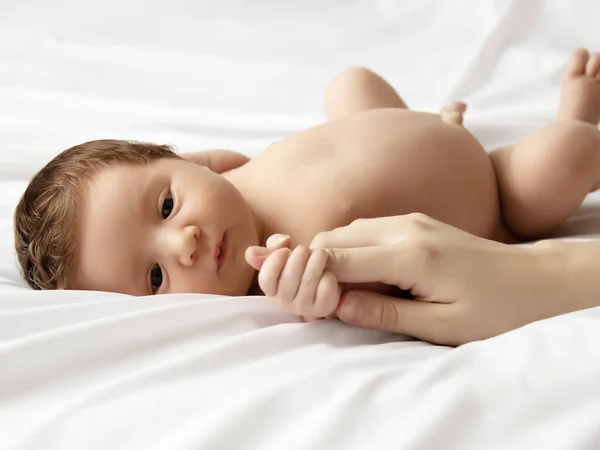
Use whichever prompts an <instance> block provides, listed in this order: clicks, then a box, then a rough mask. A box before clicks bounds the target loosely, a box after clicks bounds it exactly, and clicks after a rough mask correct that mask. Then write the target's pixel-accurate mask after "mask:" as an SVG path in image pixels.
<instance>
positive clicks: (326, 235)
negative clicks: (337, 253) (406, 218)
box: [310, 217, 397, 248]
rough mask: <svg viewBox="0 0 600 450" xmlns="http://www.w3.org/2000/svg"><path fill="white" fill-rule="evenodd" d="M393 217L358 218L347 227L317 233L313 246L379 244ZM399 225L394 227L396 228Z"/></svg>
mask: <svg viewBox="0 0 600 450" xmlns="http://www.w3.org/2000/svg"><path fill="white" fill-rule="evenodd" d="M391 219H393V218H391V217H382V218H377V219H358V220H355V221H354V222H352V223H351V224H350V225H347V226H345V227H340V228H336V229H334V230H331V231H324V232H322V233H319V234H317V235H316V236H315V237H314V238H313V240H312V242H311V244H310V247H311V248H326V247H366V246H371V245H379V244H380V243H381V234H382V231H383V229H384V228H388V227H389V226H390V221H391ZM396 228H397V227H394V229H396Z"/></svg>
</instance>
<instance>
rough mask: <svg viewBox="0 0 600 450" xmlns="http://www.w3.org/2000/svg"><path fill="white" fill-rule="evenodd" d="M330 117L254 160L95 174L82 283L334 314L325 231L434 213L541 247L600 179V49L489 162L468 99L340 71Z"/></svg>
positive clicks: (330, 92)
mask: <svg viewBox="0 0 600 450" xmlns="http://www.w3.org/2000/svg"><path fill="white" fill-rule="evenodd" d="M325 110H326V113H327V117H328V119H329V122H327V123H325V124H322V125H319V126H316V127H314V128H311V129H309V130H307V131H304V132H301V133H298V134H296V135H293V136H290V137H288V138H286V139H283V140H282V141H280V142H277V143H275V144H273V145H271V146H270V147H269V148H268V149H267V150H266V151H265V152H264V153H263V154H261V155H259V156H258V157H257V158H255V159H254V160H252V161H249V162H246V161H247V158H245V157H243V156H241V155H239V154H235V153H233V152H230V151H215V152H208V153H199V154H192V155H188V156H187V158H188V159H190V160H191V161H194V162H197V163H198V164H190V163H189V162H186V161H182V160H178V159H158V160H155V161H153V162H151V163H149V164H137V165H127V164H124V165H117V164H115V165H114V166H110V167H107V168H104V169H102V170H100V171H99V172H98V173H97V174H96V175H95V176H94V178H93V179H92V180H91V182H90V183H89V186H88V187H87V189H86V190H85V196H84V199H83V202H82V211H81V214H80V220H79V223H78V230H77V244H76V254H77V265H76V270H75V272H76V273H75V274H74V277H73V278H74V286H75V287H76V288H80V289H93V290H107V291H112V292H123V293H128V294H132V295H148V294H150V293H159V294H161V293H176V292H200V293H214V294H224V295H245V294H247V293H248V292H251V293H255V292H259V291H258V289H257V288H258V287H260V289H261V290H262V291H263V292H264V293H265V294H266V295H267V296H269V297H270V298H271V299H272V300H273V301H274V302H275V303H277V304H278V305H279V306H281V307H282V308H285V309H286V310H289V311H291V312H294V313H296V314H299V315H304V316H317V317H324V316H327V315H328V314H330V313H331V312H333V311H334V310H335V309H336V307H337V302H338V300H339V286H338V283H337V280H336V279H335V277H333V275H332V274H331V273H329V272H328V271H327V270H326V265H327V257H326V254H325V252H323V251H320V250H316V251H311V250H309V249H308V247H307V246H309V245H311V246H312V247H319V233H320V232H324V231H328V230H332V229H334V228H338V227H343V226H345V225H348V224H350V223H351V222H353V221H354V220H356V219H361V218H371V217H381V216H393V215H402V214H409V213H423V214H426V215H428V216H430V217H433V218H434V219H437V220H439V221H442V222H446V223H448V224H450V225H454V226H455V227H457V228H460V229H463V230H466V231H468V232H470V233H473V234H475V235H477V236H481V237H485V238H489V239H494V240H500V241H504V242H507V241H511V240H526V239H532V238H541V237H545V236H547V235H548V234H549V233H551V232H552V231H553V230H554V229H555V228H556V227H557V226H558V225H560V224H561V223H562V222H563V221H564V220H565V219H566V218H567V217H568V216H569V215H570V214H572V213H573V211H575V209H576V208H577V207H578V206H579V205H580V203H581V202H582V200H583V199H584V198H585V196H586V194H587V193H588V192H589V191H590V190H592V189H594V188H595V187H596V186H598V185H599V182H600V157H599V155H600V133H599V131H598V129H597V126H598V120H600V54H594V55H591V56H590V54H589V52H587V51H585V50H578V51H576V52H574V54H573V56H572V57H571V60H570V62H569V64H568V69H567V71H566V72H565V79H564V83H563V96H562V99H561V106H560V108H559V112H558V115H557V120H556V121H555V122H554V123H552V124H549V125H548V126H546V127H544V128H542V129H540V130H537V131H535V132H534V133H532V134H531V135H529V136H527V137H525V138H524V139H523V140H522V141H521V142H519V143H517V144H516V145H515V146H509V147H505V148H502V149H498V150H496V151H494V152H492V153H491V157H490V155H488V154H486V152H485V151H484V149H483V148H482V146H481V145H480V144H479V142H477V140H476V139H475V138H474V137H473V136H472V135H471V134H470V133H469V132H468V131H467V130H466V129H464V128H463V127H462V126H461V124H462V113H463V112H464V105H462V104H459V103H457V104H453V105H450V106H449V108H447V109H444V110H442V113H441V114H428V113H422V112H415V111H410V110H408V109H407V107H406V104H405V103H404V101H403V100H402V99H401V98H400V97H399V96H398V94H397V93H396V92H395V91H394V89H393V88H392V87H391V86H390V85H389V84H388V83H387V82H385V80H383V79H382V78H381V77H379V76H378V75H376V74H374V73H373V72H371V71H369V70H366V69H358V68H354V69H349V70H347V71H345V72H343V73H342V74H340V75H338V76H337V77H336V78H335V79H334V80H333V81H332V82H331V84H330V86H329V87H328V89H327V91H326V94H325ZM209 169H210V170H209ZM228 169H230V170H228ZM219 174H221V175H222V176H220V175H219ZM167 199H168V200H169V201H168V203H167ZM108 212H109V213H108ZM273 233H280V234H286V235H289V236H290V240H289V241H288V242H286V243H285V245H284V247H286V248H281V249H279V250H277V251H275V252H274V253H272V254H271V252H270V250H266V251H265V249H264V247H262V248H261V246H265V244H266V240H267V238H268V237H269V235H271V234H273ZM315 236H316V238H315ZM287 247H290V248H292V249H293V250H291V249H290V248H287ZM248 248H250V249H249V250H247V249H248ZM244 252H245V255H244ZM252 268H254V269H257V270H259V274H258V280H256V277H255V271H254V270H253V269H252ZM256 281H258V286H257V284H256Z"/></svg>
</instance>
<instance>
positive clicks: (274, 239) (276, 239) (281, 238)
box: [267, 234, 290, 247]
mask: <svg viewBox="0 0 600 450" xmlns="http://www.w3.org/2000/svg"><path fill="white" fill-rule="evenodd" d="M289 238H290V237H289V236H288V235H287V234H274V235H272V236H269V239H267V246H269V247H279V246H280V245H282V244H283V243H284V242H285V241H287V240H288V239H289Z"/></svg>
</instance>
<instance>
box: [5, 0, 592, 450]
mask: <svg viewBox="0 0 600 450" xmlns="http://www.w3.org/2000/svg"><path fill="white" fill-rule="evenodd" d="M167 5H168V6H167ZM599 17H600V3H598V2H597V1H595V0H589V1H585V0H578V1H566V0H564V1H552V2H550V1H546V2H544V1H527V0H521V1H502V0H497V1H493V0H479V1H466V0H461V1H459V0H455V1H452V2H450V1H448V2H438V1H433V0H429V1H424V0H421V1H410V2H409V1H404V2H400V1H393V0H362V1H354V2H346V1H343V0H335V1H333V0H330V1H328V2H324V1H316V0H315V1H306V0H304V1H294V2H292V1H274V0H273V1H267V0H263V1H255V2H244V1H241V0H237V1H233V0H222V1H219V2H212V1H208V0H204V1H196V2H187V1H184V0H177V1H171V2H168V3H167V2H159V1H158V0H153V1H142V0H121V1H116V0H107V1H104V2H86V1H76V0H60V1H53V2H46V1H43V0H28V1H16V0H13V1H9V0H5V1H2V2H0V142H2V145H1V148H0V449H2V450H4V449H11V450H12V449H19V450H24V449H36V450H37V449H43V450H51V449H60V450H81V449H86V450H87V449H103V450H104V449H128V450H131V449H165V450H179V449H197V448H215V449H235V448H248V449H250V448H260V449H269V448H273V449H282V448H285V449H332V448H345V449H346V448H348V449H351V448H356V449H364V448H367V447H368V448H377V449H387V448H389V449H398V448H432V449H438V448H443V449H483V448H485V449H506V448H512V449H530V448H547V449H566V448H568V449H575V448H577V449H579V448H590V449H594V448H600V431H598V418H599V417H600V353H599V352H598V350H597V348H598V346H599V345H600V309H594V310H589V311H583V312H579V313H575V314H570V315H566V316H562V317H557V318H555V319H551V320H547V321H544V322H540V323H536V324H532V325H530V326H528V327H525V328H522V329H519V330H516V331H514V332H511V333H508V334H506V335H503V336H499V337H497V338H494V339H491V340H488V341H485V342H479V343H474V344H470V345H466V346H463V347H461V348H459V349H449V348H445V347H435V346H431V345H428V344H424V343H420V342H415V341H407V340H404V339H403V338H402V337H398V336H390V335H387V334H384V333H378V332H372V331H366V330H360V329H352V328H350V327H347V326H344V325H343V324H340V323H337V322H333V321H328V322H320V323H313V324H303V323H299V322H298V320H296V319H295V318H294V317H292V316H289V315H286V314H283V313H281V312H279V311H278V310H276V309H275V308H274V307H272V306H271V305H270V304H269V303H268V302H267V301H266V300H265V299H263V298H224V297H212V296H202V295H179V296H163V297H152V298H131V297H127V296H121V295H115V294H106V293H89V292H32V291H30V290H28V289H26V288H24V284H23V282H21V281H20V280H19V278H18V275H17V270H16V268H15V264H14V257H13V253H12V229H11V228H12V225H11V214H12V209H13V208H14V206H15V204H16V201H17V199H18V197H19V195H20V194H21V192H22V190H23V189H24V187H25V185H26V181H27V179H28V178H29V177H30V176H31V175H32V174H33V173H34V171H35V170H37V169H38V168H40V167H41V166H42V165H43V164H44V163H45V162H46V161H47V160H48V159H50V158H51V157H52V156H54V155H55V154H56V153H57V152H58V151H60V150H62V149H63V148H66V147H68V146H71V145H73V144H76V143H79V142H82V141H85V140H90V139H94V138H101V137H116V138H132V139H142V140H150V141H157V142H162V143H171V144H175V145H176V146H177V147H178V148H179V149H180V150H182V151H191V150H196V149H202V148H208V147H213V146H214V147H221V148H227V147H229V148H233V149H237V150H241V151H244V152H246V153H248V154H249V155H254V154H256V153H257V152H259V151H260V150H261V149H262V148H264V147H265V146H266V145H268V143H269V142H271V141H273V140H276V139H279V138H281V137H282V136H285V135H287V134H289V133H291V132H294V131H297V130H299V129H302V128H304V127H307V126H310V125H312V124H316V123H318V122H319V121H322V120H323V118H324V117H323V113H322V111H321V99H320V97H321V93H322V90H323V88H324V87H325V85H326V83H327V81H328V79H329V78H330V77H331V76H332V75H334V74H335V73H336V72H337V71H339V70H341V69H342V68H344V67H345V66H348V65H365V66H369V67H371V68H373V69H375V70H376V71H379V72H380V73H382V74H383V75H384V76H385V77H387V78H388V79H389V80H391V82H392V83H393V85H394V86H395V87H396V88H398V90H399V91H400V92H401V93H402V94H403V96H404V97H405V99H406V100H407V102H408V103H409V104H410V105H411V107H413V108H417V109H426V110H436V109H437V108H438V105H439V104H440V103H442V102H444V101H447V100H450V99H454V98H460V99H463V100H465V101H467V102H468V103H469V104H470V111H469V115H468V119H467V126H469V127H470V128H471V130H472V131H473V132H474V133H475V134H476V135H477V136H478V137H479V138H480V139H481V140H482V142H483V143H484V144H485V145H486V147H488V148H492V147H494V146H496V145H500V144H504V143H508V142H512V141H514V140H515V139H517V138H518V137H520V136H522V135H524V134H525V133H526V132H528V131H529V130H531V129H533V128H534V127H536V126H538V125H540V124H543V123H545V122H546V121H548V120H550V119H551V118H552V116H553V113H554V110H555V108H556V105H557V96H558V89H559V85H560V84H559V83H560V73H561V70H562V66H563V64H564V62H565V60H566V57H567V56H568V54H569V52H570V51H571V50H572V49H573V48H575V47H577V46H588V47H591V48H594V49H596V50H598V49H600V31H599V30H600V28H599V27H598V18H599ZM560 235H561V236H569V237H571V238H576V239H596V238H598V237H599V236H600V195H597V194H593V195H591V196H590V197H589V198H588V200H587V201H586V204H585V205H584V206H583V207H582V208H581V209H580V211H579V212H578V213H577V214H576V216H575V217H573V218H572V219H571V220H570V221H569V223H568V224H566V225H565V227H563V229H561V231H560Z"/></svg>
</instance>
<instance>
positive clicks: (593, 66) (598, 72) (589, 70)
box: [585, 52, 600, 80]
mask: <svg viewBox="0 0 600 450" xmlns="http://www.w3.org/2000/svg"><path fill="white" fill-rule="evenodd" d="M585 74H586V75H587V76H588V77H591V78H595V79H597V80H600V53H598V52H596V53H594V54H593V55H591V57H590V59H589V60H588V62H587V64H586V66H585Z"/></svg>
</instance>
